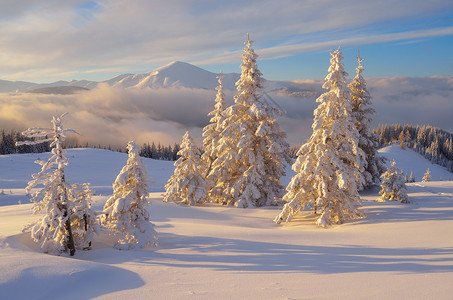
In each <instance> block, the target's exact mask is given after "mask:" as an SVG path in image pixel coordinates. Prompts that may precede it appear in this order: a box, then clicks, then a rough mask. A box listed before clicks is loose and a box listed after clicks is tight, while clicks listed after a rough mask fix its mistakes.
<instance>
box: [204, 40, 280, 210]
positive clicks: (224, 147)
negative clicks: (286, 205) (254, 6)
mask: <svg viewBox="0 0 453 300" xmlns="http://www.w3.org/2000/svg"><path fill="white" fill-rule="evenodd" d="M245 45H246V47H245V48H244V53H243V54H242V64H241V70H242V72H241V77H240V79H239V80H238V81H237V82H236V87H237V93H236V95H235V96H234V104H233V105H232V106H230V107H228V108H227V109H226V110H225V120H224V121H223V123H222V129H223V131H222V133H221V135H220V140H219V144H218V147H217V149H216V151H217V158H216V160H215V161H214V163H213V165H212V169H211V172H210V174H209V175H208V176H209V177H210V178H216V181H215V182H214V186H213V188H212V190H211V194H212V195H213V197H214V199H217V201H218V202H220V203H222V204H225V205H235V206H238V207H249V206H263V205H271V204H274V203H275V202H276V199H278V198H280V197H281V191H282V188H283V187H282V185H281V182H280V177H281V176H282V175H284V162H285V160H288V161H289V157H288V153H289V146H288V144H287V143H286V141H285V138H286V134H285V133H284V132H283V131H282V130H281V129H280V127H279V124H278V122H277V120H276V115H277V113H276V112H277V111H278V110H277V109H276V108H273V107H271V106H270V105H268V104H267V103H266V102H265V101H264V99H263V97H262V96H260V95H259V93H260V90H261V88H262V83H263V79H262V78H261V75H262V74H261V72H260V71H259V69H258V66H257V65H256V59H257V57H258V56H257V55H256V53H255V51H254V50H253V49H252V48H251V46H252V41H250V38H247V40H246V41H245Z"/></svg>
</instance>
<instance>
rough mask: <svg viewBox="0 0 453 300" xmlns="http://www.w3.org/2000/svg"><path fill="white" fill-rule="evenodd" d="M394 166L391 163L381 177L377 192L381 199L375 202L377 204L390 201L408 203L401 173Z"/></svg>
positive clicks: (393, 163)
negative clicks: (379, 188)
mask: <svg viewBox="0 0 453 300" xmlns="http://www.w3.org/2000/svg"><path fill="white" fill-rule="evenodd" d="M395 164H396V163H395V161H393V162H392V163H391V165H390V166H389V167H388V168H387V170H386V171H385V172H384V173H383V174H382V175H381V190H380V191H379V195H381V197H380V198H378V199H377V200H376V201H378V202H382V201H386V200H392V201H401V202H402V203H409V198H408V196H407V188H406V183H405V180H404V174H403V171H402V170H399V169H398V168H397V167H396V166H395Z"/></svg>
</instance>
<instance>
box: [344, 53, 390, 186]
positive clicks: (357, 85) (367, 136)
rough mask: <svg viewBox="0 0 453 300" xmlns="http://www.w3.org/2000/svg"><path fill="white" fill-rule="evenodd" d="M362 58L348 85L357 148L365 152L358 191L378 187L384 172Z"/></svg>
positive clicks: (383, 161)
mask: <svg viewBox="0 0 453 300" xmlns="http://www.w3.org/2000/svg"><path fill="white" fill-rule="evenodd" d="M362 62H363V58H361V57H360V55H359V56H358V57H357V63H358V66H357V68H356V72H357V75H356V76H355V77H354V79H353V80H352V81H351V83H350V84H349V85H348V87H349V88H350V89H351V103H352V116H353V119H354V123H355V126H356V127H357V130H358V132H359V148H360V149H362V150H363V151H364V152H365V155H366V157H365V162H364V165H365V166H366V167H365V169H364V171H363V177H364V179H365V183H364V186H359V187H358V188H359V190H361V189H363V188H370V187H372V186H373V185H379V183H380V177H381V174H382V173H383V172H384V171H385V169H386V168H385V159H384V158H383V157H381V156H379V154H378V152H377V148H378V141H379V136H378V135H377V134H375V133H373V131H372V130H371V129H370V122H371V120H372V118H371V115H373V114H374V113H375V110H374V109H373V108H371V96H370V93H369V92H368V90H367V88H366V81H365V79H364V78H363V77H362V72H363V71H364V68H363V66H362Z"/></svg>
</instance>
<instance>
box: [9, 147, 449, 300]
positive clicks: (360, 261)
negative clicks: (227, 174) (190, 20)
mask: <svg viewBox="0 0 453 300" xmlns="http://www.w3.org/2000/svg"><path fill="white" fill-rule="evenodd" d="M405 151H408V152H405ZM381 153H382V154H384V155H385V156H387V157H389V158H394V159H395V160H396V162H397V165H398V166H399V167H400V168H403V169H404V168H406V167H408V166H411V167H412V168H413V170H414V173H415V174H416V175H415V176H416V178H419V174H420V173H417V172H424V170H425V167H426V163H428V165H429V164H430V163H429V162H427V161H426V160H425V159H424V158H423V157H422V156H420V155H418V154H416V153H413V152H410V151H409V150H400V149H399V148H397V147H394V146H391V147H387V148H384V149H382V150H381ZM48 155H49V154H20V155H3V156H0V170H2V172H1V174H0V270H2V272H0V295H1V296H0V298H1V299H92V298H96V299H112V298H115V299H131V298H134V299H147V298H153V299H258V298H264V299H299V298H309V299H450V298H451V295H452V294H453V285H452V284H451V282H452V280H453V240H452V236H451V232H453V222H452V219H453V182H451V181H435V182H429V183H421V182H416V183H414V184H409V185H408V188H409V197H410V199H411V200H412V201H413V203H412V204H401V203H396V202H383V203H380V202H379V203H378V202H374V199H376V198H377V197H378V195H377V190H373V191H367V192H365V193H363V194H362V200H363V201H364V206H363V208H362V210H363V211H364V212H365V213H366V214H367V215H368V216H367V218H366V219H363V220H358V221H353V222H349V223H346V224H344V225H341V226H335V227H333V228H331V229H322V228H318V227H316V226H315V225H313V218H312V216H311V215H309V214H308V215H307V214H303V215H299V216H298V217H296V218H295V220H293V221H292V222H291V223H288V224H284V225H282V226H278V225H275V224H274V223H273V222H272V219H273V218H274V217H275V215H276V214H277V213H278V211H279V208H278V207H265V208H260V209H238V208H233V207H224V206H217V205H205V206H202V207H184V206H178V205H176V204H172V203H163V202H162V197H161V193H162V191H163V185H164V184H165V182H166V181H167V179H168V178H169V177H170V175H171V174H172V172H173V168H174V167H173V164H172V162H168V161H155V160H151V159H145V164H146V166H147V169H148V172H149V175H150V180H151V189H152V193H151V195H150V196H151V200H152V204H151V205H150V206H149V212H150V215H151V220H152V221H153V222H154V223H155V224H156V230H157V231H158V233H159V239H160V244H159V246H158V247H157V248H154V249H143V250H138V251H119V250H115V249H113V248H112V245H113V242H112V240H111V239H110V238H109V237H108V236H107V235H106V234H105V233H103V234H102V235H101V236H100V237H97V239H95V242H94V244H93V249H92V250H90V251H77V252H76V255H75V256H74V257H67V256H60V257H58V256H52V255H47V254H42V253H40V252H39V251H37V249H36V245H34V243H33V242H32V241H31V240H30V237H29V235H28V234H24V233H22V232H21V230H22V228H23V227H24V226H25V225H26V224H27V223H29V222H30V221H31V220H33V219H35V218H36V217H35V216H32V215H31V204H27V203H28V200H27V199H28V196H26V195H25V192H24V190H23V188H24V187H25V186H26V183H27V181H28V180H29V179H30V178H31V177H30V175H31V174H32V173H34V172H36V171H38V169H39V166H38V165H36V164H34V163H33V161H34V160H36V159H38V158H39V159H43V160H44V159H46V158H47V157H48ZM67 156H68V158H69V159H70V165H69V166H68V168H67V179H68V180H69V181H70V182H71V183H76V182H78V183H81V182H91V184H92V187H93V188H94V189H95V190H96V196H94V201H95V208H96V209H97V210H100V209H101V208H102V206H103V204H104V203H105V201H106V199H107V197H108V196H109V195H110V194H111V193H112V189H111V184H112V182H113V181H114V179H115V177H116V175H117V174H118V172H119V171H120V169H121V167H122V166H123V165H124V164H125V162H126V160H127V155H126V154H121V153H116V152H111V151H106V150H97V149H75V150H69V151H68V153H67ZM406 157H407V158H408V159H407V160H406V161H403V160H404V159H405V158H406ZM432 167H433V169H432V174H433V177H436V176H440V175H442V174H443V173H441V171H439V170H436V168H435V166H432ZM291 174H292V173H291ZM291 174H289V176H291ZM289 176H288V177H287V178H285V179H284V181H285V182H288V179H289ZM442 176H444V175H442ZM18 201H20V202H21V203H22V204H21V205H18V204H17V203H18Z"/></svg>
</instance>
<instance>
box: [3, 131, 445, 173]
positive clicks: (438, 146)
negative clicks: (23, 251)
mask: <svg viewBox="0 0 453 300" xmlns="http://www.w3.org/2000/svg"><path fill="white" fill-rule="evenodd" d="M373 132H374V133H376V134H377V135H378V136H379V147H385V146H387V145H390V144H394V143H399V144H400V146H401V147H407V148H411V149H413V150H414V151H416V152H418V153H420V154H422V155H423V156H425V157H426V158H427V159H429V160H430V161H431V162H433V163H435V164H438V165H441V166H444V167H446V168H447V170H449V171H450V172H453V134H451V133H449V132H447V131H445V130H442V129H440V128H437V127H433V126H429V125H423V126H421V125H416V126H414V125H401V124H390V125H387V124H384V125H383V124H380V125H379V126H378V127H377V128H376V129H374V130H373ZM0 137H1V139H0V154H13V153H42V152H49V151H50V145H49V143H42V144H38V145H32V146H29V145H23V146H16V142H17V141H23V140H24V137H23V136H22V135H21V134H20V132H18V131H14V130H10V131H6V130H1V136H0ZM64 147H65V148H98V149H106V150H111V151H117V152H126V150H125V149H123V148H115V147H112V146H102V145H90V144H85V145H80V144H78V143H76V142H71V141H69V142H67V143H66V144H65V145H64ZM299 148H300V145H298V146H294V147H291V149H290V156H291V157H293V158H295V157H296V152H297V151H298V149H299ZM179 149H180V145H179V144H177V143H175V144H174V146H173V147H172V146H171V145H168V146H163V145H162V144H160V143H157V144H156V143H154V142H152V143H145V144H144V145H142V149H141V151H140V156H142V157H147V158H152V159H157V160H168V161H175V160H177V159H178V158H179V156H178V154H177V153H178V151H179Z"/></svg>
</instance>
